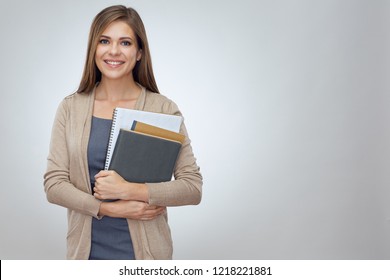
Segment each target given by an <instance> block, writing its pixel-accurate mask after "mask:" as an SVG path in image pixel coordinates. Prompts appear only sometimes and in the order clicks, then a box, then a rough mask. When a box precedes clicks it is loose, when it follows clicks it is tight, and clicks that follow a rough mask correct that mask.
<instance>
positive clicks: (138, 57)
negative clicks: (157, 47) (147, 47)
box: [137, 49, 142, 61]
mask: <svg viewBox="0 0 390 280" xmlns="http://www.w3.org/2000/svg"><path fill="white" fill-rule="evenodd" d="M141 58H142V49H139V50H138V52H137V61H140V60H141Z"/></svg>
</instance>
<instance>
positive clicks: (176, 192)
mask: <svg viewBox="0 0 390 280" xmlns="http://www.w3.org/2000/svg"><path fill="white" fill-rule="evenodd" d="M167 106H168V108H167V111H168V113H169V114H172V115H181V113H180V110H179V108H178V107H177V105H176V104H175V103H174V102H172V101H171V102H169V104H168V105H167ZM180 133H182V134H184V135H185V141H184V143H183V145H182V147H181V150H180V153H179V156H178V158H177V161H176V166H175V169H174V178H175V180H173V181H170V182H162V183H147V186H148V189H149V204H151V205H159V206H181V205H196V204H199V203H200V201H201V198H202V185H203V178H202V175H201V173H200V168H199V166H198V165H197V163H196V158H195V156H194V153H193V151H192V147H191V141H190V139H189V137H188V133H187V129H186V127H185V124H184V122H183V123H182V125H181V128H180Z"/></svg>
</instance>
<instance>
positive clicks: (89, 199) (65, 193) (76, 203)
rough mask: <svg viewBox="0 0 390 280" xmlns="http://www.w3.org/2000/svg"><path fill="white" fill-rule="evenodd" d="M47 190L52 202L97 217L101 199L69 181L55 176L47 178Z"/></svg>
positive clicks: (48, 197) (49, 199) (48, 198)
mask: <svg viewBox="0 0 390 280" xmlns="http://www.w3.org/2000/svg"><path fill="white" fill-rule="evenodd" d="M45 191H46V196H47V200H48V201H49V202H50V203H53V204H57V205H60V206H63V207H66V208H68V209H71V210H75V211H77V212H80V213H82V214H85V215H89V216H93V217H97V215H98V211H99V207H100V203H101V202H100V201H99V200H97V199H96V198H94V197H93V196H92V195H91V194H89V193H85V192H83V191H81V190H79V189H77V188H76V187H75V186H73V185H72V184H71V183H69V182H67V181H57V180H55V179H54V178H51V179H47V180H45Z"/></svg>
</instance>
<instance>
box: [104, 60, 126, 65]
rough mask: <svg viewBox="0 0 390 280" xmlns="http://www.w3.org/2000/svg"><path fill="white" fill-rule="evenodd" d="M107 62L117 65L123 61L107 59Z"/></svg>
mask: <svg viewBox="0 0 390 280" xmlns="http://www.w3.org/2000/svg"><path fill="white" fill-rule="evenodd" d="M106 62H107V63H108V64H110V65H119V64H122V63H123V62H121V61H109V60H107V61H106Z"/></svg>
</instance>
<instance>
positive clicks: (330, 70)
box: [0, 0, 390, 259]
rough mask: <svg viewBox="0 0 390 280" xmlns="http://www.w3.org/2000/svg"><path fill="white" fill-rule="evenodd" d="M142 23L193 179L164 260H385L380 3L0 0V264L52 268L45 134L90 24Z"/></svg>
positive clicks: (385, 125)
mask: <svg viewBox="0 0 390 280" xmlns="http://www.w3.org/2000/svg"><path fill="white" fill-rule="evenodd" d="M118 3H121V4H125V5H128V6H133V7H134V8H136V9H137V10H138V12H139V13H140V14H141V17H142V18H143V20H144V23H145V26H146V29H147V32H148V36H149V40H150V46H151V51H152V58H153V64H154V69H155V75H156V79H157V82H158V85H159V87H160V90H161V92H162V93H163V94H165V95H167V96H168V97H169V98H171V99H173V100H174V101H175V102H176V103H177V104H178V105H179V107H180V108H181V110H182V112H183V114H184V116H185V118H186V124H187V126H188V129H189V133H190V137H191V138H192V140H193V149H194V151H195V154H196V156H197V158H198V163H199V165H200V166H201V170H202V173H203V175H204V197H203V201H202V203H201V204H200V205H199V206H196V207H193V206H187V207H179V208H172V209H169V212H170V225H171V228H172V233H173V238H174V246H175V253H174V257H175V258H176V259H389V258H390V203H389V198H390V190H389V183H390V175H389V174H390V172H389V166H390V165H389V164H390V149H389V143H390V111H389V105H390V97H389V89H390V82H389V78H388V77H389V74H390V73H389V65H390V61H389V47H390V46H389V35H390V34H389V32H390V31H389V30H390V28H389V19H390V13H389V11H390V10H389V9H390V6H389V1H381V0H378V1H368V0H367V1H362V0H360V1H359V0H356V1H352V0H327V1H316V0H314V1H313V0H297V1H287V0H286V1H282V0H263V1H250V0H240V1H222V0H218V1H209V0H201V1H195V0H192V1H182V0H165V1H122V2H118V1H96V0H88V1H76V0H68V1H49V0H47V1H44V0H35V1H27V0H25V1H3V0H2V1H1V3H0V28H1V43H0V61H1V66H0V67H1V68H0V69H1V70H0V71H1V75H0V86H1V105H0V106H1V107H0V122H1V135H2V136H1V138H0V139H1V140H0V141H1V145H0V149H1V155H2V160H1V161H0V170H1V181H0V182H1V187H0V212H1V231H0V258H1V259H63V258H64V257H65V238H66V228H67V225H66V210H65V209H64V208H61V207H59V206H56V205H52V204H49V203H48V202H47V201H46V198H45V195H44V192H43V185H42V181H43V180H42V176H43V173H44V171H45V166H46V156H47V153H48V145H49V138H50V131H51V125H52V121H53V118H54V114H55V110H56V109H57V106H58V104H59V102H60V101H61V100H62V98H63V97H65V96H66V95H68V94H70V93H72V92H73V91H74V90H75V89H76V88H77V86H78V83H79V80H80V77H81V72H82V68H83V64H84V60H85V53H86V44H87V36H88V32H89V27H90V24H91V21H92V18H93V17H94V16H95V15H96V14H97V13H98V12H99V11H100V10H101V9H103V8H104V7H106V6H108V5H111V4H118Z"/></svg>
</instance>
